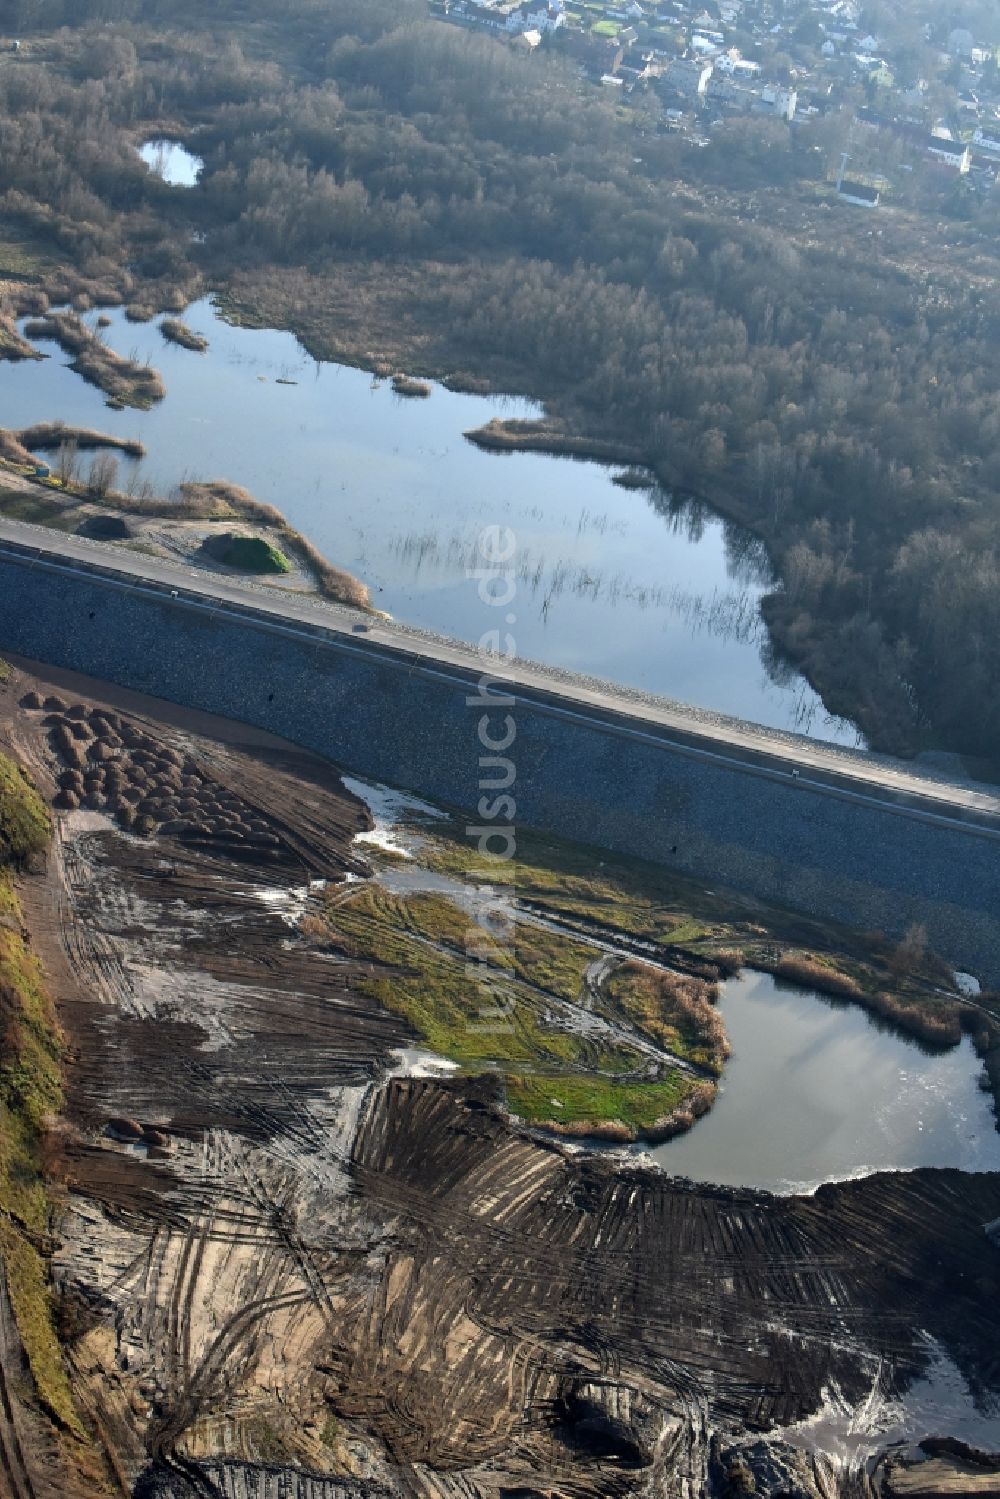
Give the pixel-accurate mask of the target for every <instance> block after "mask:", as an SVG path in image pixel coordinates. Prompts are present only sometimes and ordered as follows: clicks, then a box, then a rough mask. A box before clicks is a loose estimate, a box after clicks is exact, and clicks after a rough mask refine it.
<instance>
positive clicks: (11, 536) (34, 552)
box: [0, 517, 1000, 830]
mask: <svg viewBox="0 0 1000 1499" xmlns="http://www.w3.org/2000/svg"><path fill="white" fill-rule="evenodd" d="M3 556H16V557H17V558H18V559H19V560H21V561H22V562H23V561H25V560H28V561H29V565H30V561H31V560H32V559H34V560H35V561H36V562H41V561H42V559H44V560H45V561H46V562H47V563H54V564H56V565H58V566H60V567H66V568H69V569H71V570H75V569H78V568H79V569H86V570H91V569H94V568H99V569H101V570H102V571H104V572H105V573H108V574H112V575H114V579H115V581H116V583H117V584H118V586H127V587H139V588H147V587H148V588H152V589H154V590H155V591H156V592H158V593H166V594H167V596H168V597H170V596H173V595H176V600H177V605H178V607H200V608H208V609H210V610H213V611H216V610H217V611H220V612H228V611H229V610H234V611H236V610H238V611H240V612H244V611H246V610H250V611H252V612H253V613H254V614H256V615H259V616H262V617H263V618H264V620H266V622H267V623H268V625H269V626H270V627H271V628H277V629H282V630H291V631H294V632H295V633H298V632H299V631H300V630H304V629H305V630H308V631H309V632H310V633H313V632H315V631H317V630H318V631H323V632H329V634H330V635H331V636H332V637H334V638H335V639H336V638H337V637H339V638H340V643H341V644H349V645H350V648H351V649H352V650H363V651H372V652H376V653H378V654H384V653H385V652H387V651H388V652H391V653H392V655H393V656H395V657H397V658H399V657H402V658H404V660H405V662H406V663H407V664H408V665H410V666H411V667H413V668H414V669H419V670H422V671H433V672H434V674H435V676H440V675H441V673H442V672H445V673H450V672H455V674H456V675H457V674H458V673H459V672H461V673H462V674H463V675H464V674H466V673H468V672H470V671H471V672H474V673H476V674H477V675H479V674H480V673H482V672H483V671H484V670H485V669H489V670H490V674H491V676H493V677H494V678H496V679H497V680H500V681H503V682H504V683H507V684H509V685H510V687H511V689H512V690H513V691H514V692H515V693H516V692H517V691H519V690H520V691H525V690H527V691H528V692H530V693H531V696H532V698H533V699H537V697H538V696H539V695H540V696H542V697H543V698H544V699H546V700H547V701H548V702H549V703H550V704H551V705H552V707H553V709H554V710H558V711H559V712H560V713H561V714H567V713H571V714H573V715H574V716H582V717H586V718H589V719H600V720H601V721H603V722H605V723H608V722H609V721H610V722H611V724H612V726H613V727H614V728H615V729H616V730H619V731H624V732H628V733H650V734H654V735H655V736H656V737H657V738H659V739H669V740H670V741H671V743H673V744H675V745H677V746H678V747H679V748H681V749H682V750H683V751H684V752H686V753H690V754H694V755H698V756H707V757H709V758H712V759H715V760H725V761H732V762H736V763H737V764H739V765H741V766H743V767H745V768H747V769H750V770H755V771H757V773H759V774H767V775H781V776H782V777H793V778H795V779H796V780H798V781H799V783H800V784H801V785H802V787H803V789H805V788H822V789H824V790H826V791H830V792H833V793H834V794H841V795H847V796H850V797H852V798H859V799H864V800H870V799H876V800H878V801H882V802H884V801H889V802H892V803H894V804H896V805H897V806H898V807H899V809H900V810H903V809H904V808H908V809H909V810H910V811H911V812H917V813H918V815H919V814H920V813H923V815H931V816H935V817H944V818H947V819H949V820H951V819H960V820H962V821H972V822H975V823H979V824H980V825H984V824H985V825H987V826H991V827H992V826H995V827H996V828H997V829H998V830H1000V794H998V793H997V792H995V791H994V790H993V789H992V788H989V787H985V786H980V785H976V784H972V783H965V782H963V783H956V782H952V781H949V780H948V779H946V778H945V777H943V776H938V775H935V774H933V773H930V772H921V771H918V770H916V769H914V768H913V767H912V766H910V765H908V764H907V763H906V762H905V761H896V760H891V759H888V758H887V757H885V756H876V755H867V754H865V753H863V752H859V751H854V750H846V749H844V748H842V747H840V746H837V745H830V744H825V743H823V742H822V741H819V740H813V739H806V738H804V737H803V736H801V735H794V734H783V733H779V732H776V731H774V730H770V729H766V728H762V727H759V726H757V725H754V724H749V723H746V722H745V721H743V720H741V719H735V718H725V717H722V716H721V715H716V714H710V713H704V712H702V711H701V710H699V709H695V708H688V707H685V706H684V705H683V704H681V703H675V702H672V701H670V700H669V699H666V698H655V697H649V696H645V695H644V694H642V693H638V692H631V691H629V690H628V689H625V688H619V687H616V686H614V685H612V684H611V683H601V682H594V681H592V680H591V679H587V678H576V677H573V676H571V675H569V674H567V673H563V672H554V671H550V670H546V668H544V667H540V666H536V665H533V664H530V663H526V662H519V661H515V662H513V663H511V664H510V665H508V666H505V667H502V668H500V669H493V668H492V667H489V665H488V663H485V662H484V661H483V660H481V659H480V657H479V655H478V654H477V652H476V651H475V649H474V648H472V647H471V646H467V645H464V644H462V643H460V642H456V641H445V640H441V639H439V638H437V637H432V636H428V635H425V634H422V633H421V632H420V631H417V630H411V629H408V628H407V627H405V626H403V625H399V624H396V623H395V622H394V621H392V620H388V619H384V618H381V617H370V616H365V615H361V614H359V613H358V612H357V611H355V610H350V609H345V608H340V607H338V606H336V605H331V604H328V603H326V602H323V601H319V600H315V599H309V598H303V597H301V596H300V595H295V594H290V593H279V592H278V591H277V590H275V589H274V588H273V587H267V586H264V585H257V586H254V585H247V584H244V583H242V582H241V581H238V580H233V579H229V578H225V577H221V576H219V575H218V574H215V573H209V572H207V571H203V570H201V569H198V568H194V567H184V566H182V565H180V564H178V563H174V562H166V561H160V560H159V559H156V558H152V557H148V556H144V555H142V554H141V553H137V552H131V551H128V550H126V549H124V548H122V547H117V546H109V545H106V544H102V543H100V542H93V541H87V540H85V539H84V538H82V537H78V536H66V535H63V534H62V533H60V532H56V531H52V530H47V529H46V528H44V527H41V526H31V525H26V524H24V523H22V522H19V521H10V520H5V519H3V518H2V517H0V557H3ZM497 612H498V614H499V611H497Z"/></svg>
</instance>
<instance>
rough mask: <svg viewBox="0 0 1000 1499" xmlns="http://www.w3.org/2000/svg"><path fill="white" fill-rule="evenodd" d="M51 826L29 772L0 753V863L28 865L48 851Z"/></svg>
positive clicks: (45, 808)
mask: <svg viewBox="0 0 1000 1499" xmlns="http://www.w3.org/2000/svg"><path fill="white" fill-rule="evenodd" d="M51 827H52V824H51V820H50V818H49V812H48V808H47V807H46V805H45V803H44V802H43V801H42V799H41V797H40V796H39V795H38V792H37V791H36V790H35V788H34V786H33V785H32V784H31V780H30V779H29V777H28V775H27V773H26V772H25V771H23V770H22V769H21V767H20V766H19V765H15V763H14V761H13V760H11V759H9V758H8V757H7V756H6V755H3V754H0V864H17V865H24V864H27V862H28V861H29V859H31V858H33V857H34V856H35V855H36V854H40V853H41V852H42V850H43V849H44V848H45V846H46V844H47V843H48V841H49V833H50V831H51Z"/></svg>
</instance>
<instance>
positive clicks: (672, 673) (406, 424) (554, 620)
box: [0, 143, 857, 744]
mask: <svg viewBox="0 0 1000 1499" xmlns="http://www.w3.org/2000/svg"><path fill="white" fill-rule="evenodd" d="M154 144H155V143H150V148H148V149H151V148H152V146H153V145H154ZM95 316H96V315H91V317H92V318H93V317H95ZM184 316H185V321H186V322H187V323H188V324H189V325H190V326H191V327H192V328H193V329H194V330H195V331H196V332H198V333H201V334H204V335H205V337H207V338H208V340H209V350H208V352H207V353H205V354H195V353H191V352H189V351H188V350H186V349H182V348H179V347H177V346H176V345H171V344H168V343H167V342H166V341H165V339H164V338H163V336H162V334H161V333H160V331H159V328H158V327H157V325H156V324H155V323H150V324H133V323H129V322H128V321H127V320H126V319H125V316H124V313H123V312H122V311H121V310H118V311H116V312H113V313H111V314H110V317H111V326H110V327H109V328H108V329H107V330H106V335H105V336H106V337H107V339H108V342H109V343H110V345H111V347H112V348H114V349H116V350H117V351H118V352H120V353H122V354H130V355H133V356H137V357H139V358H140V359H143V360H148V361H149V362H150V363H151V364H153V365H154V366H155V367H156V368H157V369H159V370H160V371H161V373H162V375H163V377H164V380H165V382H166V386H167V397H166V399H165V400H164V401H163V402H162V403H161V404H160V405H159V406H157V407H155V408H154V409H153V410H152V411H149V412H137V411H124V412H115V411H111V410H109V409H108V408H107V406H106V405H105V401H104V397H103V396H102V394H101V392H100V391H98V390H96V389H94V388H93V387H92V386H89V385H86V384H85V383H84V382H83V381H82V380H80V379H79V378H78V377H77V376H76V375H74V374H73V373H72V372H71V371H70V370H69V368H68V362H67V359H66V357H65V356H64V355H63V354H62V352H61V351H60V350H58V349H57V348H54V346H53V345H51V344H48V345H45V346H44V347H45V351H46V352H47V353H51V357H50V358H49V359H46V360H45V361H44V362H41V363H37V364H20V365H12V364H0V411H2V413H3V415H2V416H0V422H2V424H3V425H4V426H8V427H20V426H26V425H28V424H30V423H32V422H36V421H42V420H51V419H62V420H63V421H65V422H67V423H71V424H73V425H75V426H88V427H99V428H102V429H104V430H106V431H111V432H115V433H118V434H121V435H123V436H129V437H138V438H140V439H141V440H142V441H143V442H144V443H145V444H146V447H147V450H148V456H147V459H146V461H145V463H144V465H143V474H144V475H145V476H148V478H149V479H150V480H151V481H152V482H153V483H154V485H155V486H156V488H157V490H158V491H159V492H162V493H166V492H169V491H170V490H171V489H172V488H173V487H174V486H175V485H176V484H177V483H179V482H180V481H181V480H183V479H187V478H192V479H194V478H203V479H207V478H228V479H231V480H234V481H235V482H237V483H239V484H243V485H246V487H247V488H249V489H251V490H252V491H253V492H254V493H255V494H256V495H257V496H258V497H259V498H260V499H262V500H267V501H270V502H271V503H272V504H274V505H277V506H278V507H279V509H281V510H282V511H283V512H284V513H285V514H286V515H287V516H288V517H289V519H290V520H291V522H292V523H293V525H295V526H296V527H298V528H299V529H300V530H301V531H303V532H304V533H305V535H307V536H308V537H309V538H310V540H312V541H313V542H315V543H316V545H317V546H318V547H319V548H320V549H321V550H322V551H323V552H324V553H325V554H326V555H327V556H328V557H329V558H331V560H333V561H334V562H336V563H338V564H339V565H340V566H342V567H345V568H347V569H348V570H349V571H351V572H353V573H356V574H357V575H358V576H359V577H361V578H363V579H364V581H365V582H366V583H368V585H369V586H370V588H371V593H372V598H373V601H374V602H375V603H376V604H378V605H379V606H380V607H381V608H384V609H386V610H388V611H389V612H390V613H391V614H393V615H395V616H396V617H397V618H398V619H400V620H401V621H403V622H404V623H407V624H413V625H418V626H421V627H423V628H426V629H429V630H433V631H435V632H438V633H440V634H442V635H447V636H452V637H458V638H460V639H464V640H468V641H472V642H475V641H478V640H479V638H480V637H481V635H482V634H483V632H484V631H486V630H491V629H495V628H496V627H497V624H498V620H497V617H496V616H497V610H496V609H495V608H490V607H489V606H487V605H484V604H483V603H482V601H481V600H480V599H479V597H478V593H477V586H476V583H475V581H474V579H472V578H471V577H470V576H469V573H470V569H472V568H474V567H476V566H477V565H480V564H481V558H480V556H479V554H478V551H477V538H478V537H479V536H480V535H481V533H482V532H483V530H484V528H486V527H489V526H500V527H504V528H510V530H511V531H512V532H513V535H514V541H515V550H514V557H513V562H512V566H513V568H514V570H515V572H516V581H517V594H516V598H515V600H514V602H513V603H512V605H511V610H510V612H511V613H512V614H514V616H515V618H514V620H513V621H512V622H510V625H509V628H510V630H511V634H512V635H513V636H514V639H515V642H516V647H517V653H518V654H519V655H520V656H521V657H522V658H526V659H533V660H536V661H542V662H545V663H546V664H549V665H553V666H558V667H566V668H569V669H571V670H575V671H581V672H585V673H589V674H592V675H594V676H599V677H603V678H606V679H609V680H611V681H615V682H619V683H622V684H624V685H627V686H631V687H637V688H640V689H644V690H647V691H651V692H655V693H661V694H664V695H665V696H667V697H673V698H677V699H679V700H681V701H682V702H688V703H692V704H695V705H697V706H699V707H702V708H708V709H714V710H717V711H720V712H724V713H731V714H735V715H736V716H738V717H743V718H747V719H750V720H753V721H755V722H758V723H762V724H766V725H770V726H773V727H776V728H782V729H795V730H798V731H799V732H803V733H809V734H814V735H816V736H818V737H820V738H826V739H833V740H838V741H840V742H844V743H849V744H853V743H856V742H857V734H856V731H855V730H854V728H853V726H852V725H850V724H848V723H845V722H844V721H843V720H839V719H834V718H831V717H830V716H829V715H828V714H827V713H826V711H825V709H824V708H823V705H822V703H821V701H820V700H819V698H818V697H817V695H816V693H815V692H813V691H812V689H811V688H810V687H809V686H808V684H807V683H806V682H805V681H804V680H803V679H802V678H801V677H800V676H799V675H798V674H797V673H796V672H795V671H794V670H791V669H789V668H787V667H783V666H782V665H781V664H779V663H775V662H773V661H772V660H771V659H770V657H769V653H768V649H767V638H766V632H765V630H764V627H763V623H762V621H761V618H760V611H759V605H758V601H759V599H760V596H761V594H762V592H764V591H765V590H766V589H767V587H768V586H769V582H770V578H769V572H768V568H767V564H766V560H765V558H764V557H763V556H762V552H761V548H760V546H759V544H758V543H756V542H755V541H754V539H753V538H752V537H751V536H749V535H748V534H747V533H746V532H744V531H741V530H740V529H739V528H738V527H736V526H732V525H729V524H727V523H726V522H724V521H722V520H720V519H719V518H718V517H717V516H716V515H714V514H713V513H712V512H711V511H710V510H709V509H708V508H707V507H705V506H704V505H700V504H697V503H695V502H692V501H690V500H686V499H680V498H675V497H673V496H671V495H669V494H667V493H665V492H664V491H663V490H661V489H659V488H658V487H655V486H654V487H651V488H648V489H643V490H627V489H622V488H620V487H618V486H617V485H615V484H614V483H612V470H609V469H607V468H604V467H601V466H599V465H597V464H593V463H580V462H574V461H573V460H571V459H568V458H555V457H549V456H545V455H542V454H537V453H517V454H505V455H496V454H492V453H486V452H483V451H482V450H480V449H478V448H476V447H475V446H473V445H472V444H471V443H469V442H467V441H466V439H465V437H464V435H463V434H464V433H465V432H466V431H467V430H469V429H471V428H475V427H479V426H481V425H482V424H483V423H485V422H486V421H488V420H489V419H490V418H491V417H493V416H496V415H502V416H521V417H528V416H533V415H536V414H537V408H536V407H534V406H532V405H531V404H530V403H528V402H526V401H522V400H513V399H508V400H505V399H503V398H499V397H491V398H485V397H482V396H472V395H460V394H456V393H454V392H451V391H448V390H446V389H444V388H443V387H441V386H434V387H433V389H432V393H431V395H430V397H429V398H428V399H422V400H421V399H410V400H406V399H402V398H401V397H399V396H398V395H396V394H395V393H394V392H393V390H392V388H391V385H389V384H388V383H386V382H379V381H373V380H372V377H371V376H370V375H369V374H366V373H365V372H363V371H361V370H357V369H352V368H349V367H346V366H343V365H336V364H322V363H317V362H316V361H315V360H313V359H311V358H310V357H309V355H308V354H306V352H305V351H304V349H303V348H302V346H301V345H300V344H299V343H298V342H297V340H296V339H295V338H294V337H292V335H291V334H288V333H281V332H274V331H257V330H248V329H242V328H234V327H231V326H230V325H229V324H227V323H226V322H224V321H223V320H222V319H221V318H220V317H219V316H218V314H217V313H216V311H215V309H214V308H213V306H212V305H211V304H210V303H209V302H207V301H203V302H200V303H197V304H196V305H194V306H192V307H191V308H189V309H188V311H187V312H186V313H185V315H184ZM127 476H128V474H127V466H125V467H123V471H122V475H121V482H123V481H124V479H125V478H126V477H127ZM500 623H501V624H502V623H503V621H500Z"/></svg>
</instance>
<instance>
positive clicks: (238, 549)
mask: <svg viewBox="0 0 1000 1499" xmlns="http://www.w3.org/2000/svg"><path fill="white" fill-rule="evenodd" d="M205 550H206V552H207V553H208V555H209V556H210V557H212V558H213V559H214V560H215V561H216V562H222V563H224V564H225V565H226V567H235V568H238V569H239V570H240V572H244V573H262V574H263V573H276V574H281V573H288V572H291V570H292V565H291V563H290V562H289V560H288V558H287V557H286V556H285V554H284V552H282V551H279V550H278V548H277V547H276V546H273V545H272V544H271V542H269V541H265V540H264V538H263V537H262V536H236V535H234V534H233V533H232V532H231V531H230V532H227V533H226V534H225V535H224V536H213V537H211V538H210V539H209V540H208V541H207V542H206V543H205Z"/></svg>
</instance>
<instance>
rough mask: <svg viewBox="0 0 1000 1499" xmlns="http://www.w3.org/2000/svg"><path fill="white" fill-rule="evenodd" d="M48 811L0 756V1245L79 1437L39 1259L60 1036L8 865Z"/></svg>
mask: <svg viewBox="0 0 1000 1499" xmlns="http://www.w3.org/2000/svg"><path fill="white" fill-rule="evenodd" d="M48 835H49V817H48V812H47V810H46V808H45V806H44V804H43V803H42V801H41V798H40V797H39V796H38V794H37V792H36V791H35V789H34V787H33V786H32V785H31V783H30V782H29V780H28V779H27V777H26V776H25V774H24V772H23V771H22V770H21V769H20V768H19V767H18V766H16V765H15V764H14V763H13V762H12V761H10V760H8V759H7V757H6V756H4V755H0V863H5V864H6V865H7V866H8V867H7V868H6V869H5V868H2V867H0V913H2V914H3V915H4V917H5V918H6V919H5V920H4V922H3V924H2V925H0V1027H2V1034H3V1043H4V1044H3V1051H2V1056H0V1250H2V1253H3V1260H4V1267H5V1270H6V1275H7V1284H8V1287H9V1290H10V1298H11V1304H12V1306H13V1309H14V1317H15V1320H16V1322H17V1328H18V1332H19V1333H20V1336H21V1341H22V1342H23V1344H24V1349H25V1353H26V1355H27V1358H28V1364H29V1366H30V1368H31V1374H32V1378H33V1379H34V1382H35V1387H36V1389H37V1392H38V1396H39V1399H40V1400H41V1402H42V1404H43V1405H44V1406H45V1408H46V1409H47V1410H48V1412H49V1413H50V1415H51V1416H52V1417H53V1418H54V1419H55V1420H56V1421H57V1422H58V1423H59V1424H60V1426H62V1427H63V1428H64V1429H66V1430H67V1431H70V1432H72V1433H73V1434H74V1435H76V1436H79V1437H83V1436H84V1432H83V1428H82V1427H81V1425H80V1421H79V1418H78V1416H77V1414H76V1410H75V1407H74V1404H73V1397H72V1394H71V1392H70V1386H69V1380H68V1378H67V1375H66V1371H65V1368H64V1366H63V1361H62V1354H61V1350H60V1347H59V1340H58V1337H57V1336H56V1331H55V1325H54V1321H53V1309H52V1299H51V1292H50V1290H49V1284H48V1274H47V1269H46V1264H45V1259H44V1256H43V1254H42V1251H41V1249H40V1247H39V1242H40V1241H42V1242H44V1241H45V1239H46V1238H47V1235H48V1228H49V1209H48V1200H47V1196H46V1190H45V1183H44V1179H43V1175H42V1170H41V1164H40V1163H41V1156H42V1148H43V1141H44V1137H45V1133H46V1130H47V1129H48V1126H49V1122H50V1120H51V1119H52V1118H53V1116H54V1115H56V1114H58V1112H59V1110H60V1109H61V1107H62V1100H63V1094H62V1074H61V1058H62V1051H63V1039H62V1036H61V1034H60V1031H59V1026H58V1023H57V1021H56V1017H55V1011H54V1009H53V1006H52V1002H51V1000H50V999H49V996H48V994H47V993H46V990H45V986H44V983H43V981H42V973H41V969H40V966H39V963H38V960H37V958H36V957H35V956H34V954H33V953H32V952H31V950H30V949H29V947H28V945H27V942H26V940H25V938H24V936H23V934H22V925H21V923H22V913H21V908H20V903H19V902H18V899H17V892H16V890H15V889H14V885H13V881H12V877H11V871H10V867H9V866H10V865H11V864H12V863H24V862H25V861H26V860H27V859H28V858H29V857H31V855H32V854H34V853H37V852H38V851H39V850H40V849H41V848H43V847H44V846H45V843H46V842H47V839H48Z"/></svg>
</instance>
